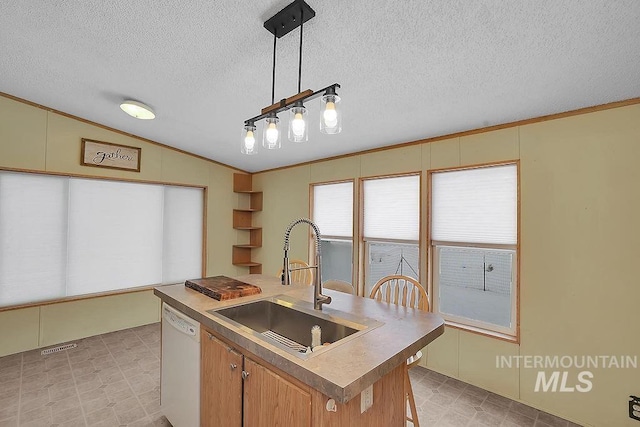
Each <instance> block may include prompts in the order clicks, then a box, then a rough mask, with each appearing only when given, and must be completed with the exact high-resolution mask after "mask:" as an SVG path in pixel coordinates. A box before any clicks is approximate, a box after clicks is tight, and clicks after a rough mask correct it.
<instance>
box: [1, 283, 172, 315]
mask: <svg viewBox="0 0 640 427" xmlns="http://www.w3.org/2000/svg"><path fill="white" fill-rule="evenodd" d="M156 286H160V285H147V286H138V287H136V288H127V289H118V290H116V291H106V292H98V293H95V294H86V295H76V296H72V297H66V298H58V299H52V300H45V301H37V302H30V303H25V304H18V305H8V306H6V307H0V313H1V312H3V311H11V310H19V309H21V308H30V307H41V306H44V305H50V304H60V303H63V302H71V301H80V300H85V299H92V298H101V297H108V296H113V295H124V294H130V293H134V292H145V291H151V290H153V288H155V287H156Z"/></svg>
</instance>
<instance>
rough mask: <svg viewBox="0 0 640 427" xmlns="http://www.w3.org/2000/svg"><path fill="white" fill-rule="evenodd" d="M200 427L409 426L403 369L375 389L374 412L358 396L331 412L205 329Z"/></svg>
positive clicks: (304, 389)
mask: <svg viewBox="0 0 640 427" xmlns="http://www.w3.org/2000/svg"><path fill="white" fill-rule="evenodd" d="M201 331H202V332H201V335H202V339H201V347H202V351H201V353H202V354H201V373H200V375H201V379H200V384H201V396H200V408H201V409H200V418H201V420H200V425H201V426H204V427H209V426H211V427H212V426H225V427H226V426H230V427H240V426H244V427H274V426H282V427H289V426H296V427H358V426H362V427H394V426H397V427H400V426H404V425H405V424H406V421H405V416H406V401H405V396H404V393H403V391H404V380H405V376H404V369H405V365H399V366H398V367H397V368H395V369H394V370H393V371H391V372H390V373H388V374H387V375H385V376H384V377H382V378H381V379H380V380H378V382H376V383H375V384H374V385H373V396H374V398H373V400H374V402H373V406H372V407H371V408H369V409H367V410H366V411H365V412H364V413H362V412H361V408H360V400H361V399H360V396H356V397H355V398H353V399H351V400H350V401H349V402H347V403H345V404H340V403H338V404H337V405H336V406H337V411H335V412H329V411H327V409H326V404H327V401H328V400H329V398H328V397H327V396H325V395H324V394H322V393H321V392H320V391H318V390H315V389H312V388H311V387H309V386H307V385H306V384H303V383H301V382H300V381H298V380H297V379H295V378H292V377H290V376H289V375H287V374H286V373H284V372H282V371H280V370H278V369H277V368H275V367H273V366H271V365H269V364H268V363H266V362H264V361H261V360H259V359H257V358H255V357H254V356H251V355H249V353H248V352H246V351H245V350H243V349H240V348H236V347H235V346H234V345H229V344H228V343H227V342H226V340H225V339H224V338H221V337H219V336H216V334H215V333H214V332H211V331H208V330H206V329H205V328H204V327H202V328H201Z"/></svg>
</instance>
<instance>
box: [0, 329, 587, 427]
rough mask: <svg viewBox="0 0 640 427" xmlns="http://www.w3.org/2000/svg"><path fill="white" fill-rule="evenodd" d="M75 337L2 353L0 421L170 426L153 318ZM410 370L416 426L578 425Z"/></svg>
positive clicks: (1, 425) (5, 425)
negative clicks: (50, 348) (57, 346)
mask: <svg viewBox="0 0 640 427" xmlns="http://www.w3.org/2000/svg"><path fill="white" fill-rule="evenodd" d="M74 342H75V343H76V344H77V345H78V347H77V348H73V349H69V350H66V351H62V352H59V353H53V354H50V355H47V356H42V355H41V354H40V351H41V350H33V351H28V352H25V353H19V354H14V355H11V356H6V357H1V358H0V427H9V426H11V427H14V426H34V427H35V426H47V427H49V426H55V427H62V426H101V427H119V426H132V427H133V426H140V427H156V426H158V427H160V426H164V427H170V426H171V424H169V422H168V421H167V419H166V418H164V417H163V416H162V415H161V413H160V324H159V323H156V324H152V325H147V326H141V327H138V328H133V329H127V330H124V331H119V332H113V333H109V334H105V335H99V336H95V337H90V338H85V339H82V340H77V341H74ZM410 375H411V384H412V386H413V390H414V395H415V399H416V405H417V406H418V416H419V420H420V425H422V426H429V427H445V426H507V427H514V426H526V427H574V426H576V424H573V423H570V422H567V421H565V420H562V419H560V418H557V417H554V416H553V415H549V414H546V413H544V412H540V411H538V410H536V409H534V408H531V407H528V406H525V405H522V404H520V403H518V402H514V401H512V400H509V399H506V398H504V397H501V396H498V395H496V394H493V393H490V392H487V391H485V390H483V389H481V388H478V387H474V386H472V385H468V384H466V383H463V382H461V381H458V380H455V379H453V378H449V377H447V376H444V375H441V374H438V373H436V372H433V371H429V370H427V369H424V368H422V367H415V368H413V369H411V371H410ZM408 424H409V425H410V424H411V423H408Z"/></svg>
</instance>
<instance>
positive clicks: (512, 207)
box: [431, 165, 518, 245]
mask: <svg viewBox="0 0 640 427" xmlns="http://www.w3.org/2000/svg"><path fill="white" fill-rule="evenodd" d="M431 179H432V181H431V182H432V195H431V209H432V223H431V224H432V229H431V238H432V240H436V241H447V242H468V243H494V244H506V245H515V244H516V243H517V206H518V203H517V197H518V189H517V187H518V182H517V181H518V180H517V169H516V165H504V166H492V167H485V168H478V169H467V170H459V171H447V172H436V173H433V175H432V177H431Z"/></svg>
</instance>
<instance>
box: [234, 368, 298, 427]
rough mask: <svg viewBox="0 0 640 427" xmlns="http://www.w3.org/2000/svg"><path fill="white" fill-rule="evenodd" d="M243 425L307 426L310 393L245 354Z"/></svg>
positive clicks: (259, 426) (262, 426) (257, 426)
mask: <svg viewBox="0 0 640 427" xmlns="http://www.w3.org/2000/svg"><path fill="white" fill-rule="evenodd" d="M244 370H245V372H246V374H245V375H246V379H245V381H244V410H243V414H244V425H245V426H252V427H254V426H255V427H274V426H283V427H286V426H300V427H302V426H305V427H306V426H310V425H311V394H310V393H309V392H308V391H305V390H302V389H301V388H299V387H297V386H295V385H294V384H293V383H291V382H289V381H287V380H285V379H284V378H282V377H281V376H279V375H277V374H275V373H274V372H272V371H270V370H269V369H267V368H265V367H264V366H262V365H259V364H258V363H256V362H254V361H253V360H251V359H249V358H248V357H245V359H244Z"/></svg>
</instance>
